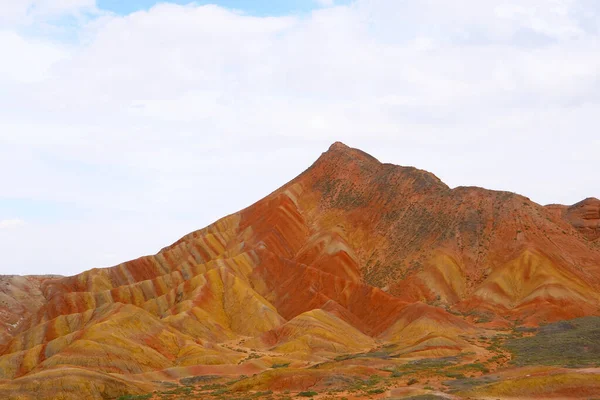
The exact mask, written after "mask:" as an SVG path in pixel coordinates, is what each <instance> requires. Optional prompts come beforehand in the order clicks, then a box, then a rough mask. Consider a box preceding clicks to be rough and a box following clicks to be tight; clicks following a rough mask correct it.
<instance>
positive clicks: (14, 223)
mask: <svg viewBox="0 0 600 400" xmlns="http://www.w3.org/2000/svg"><path fill="white" fill-rule="evenodd" d="M24 224H25V221H23V220H22V219H19V218H13V219H3V220H0V229H9V228H15V227H18V226H21V225H24Z"/></svg>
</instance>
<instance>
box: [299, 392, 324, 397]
mask: <svg viewBox="0 0 600 400" xmlns="http://www.w3.org/2000/svg"><path fill="white" fill-rule="evenodd" d="M318 394H319V393H317V392H313V391H307V392H300V393H298V397H313V396H316V395H318Z"/></svg>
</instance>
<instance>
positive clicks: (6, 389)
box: [0, 143, 600, 399]
mask: <svg viewBox="0 0 600 400" xmlns="http://www.w3.org/2000/svg"><path fill="white" fill-rule="evenodd" d="M598 315H600V200H598V199H595V198H589V199H586V200H584V201H582V202H580V203H577V204H575V205H573V206H562V205H548V206H541V205H539V204H536V203H534V202H532V201H530V200H529V199H528V198H526V197H523V196H521V195H517V194H514V193H510V192H498V191H490V190H485V189H481V188H477V187H458V188H454V189H452V188H449V187H448V186H447V185H445V184H444V183H443V182H442V181H440V180H439V179H438V178H437V177H436V176H435V175H433V174H431V173H429V172H426V171H422V170H419V169H416V168H412V167H400V166H395V165H391V164H384V163H380V162H379V161H378V160H376V159H375V158H374V157H372V156H370V155H368V154H366V153H364V152H362V151H360V150H357V149H353V148H349V147H347V146H345V145H344V144H342V143H335V144H333V145H332V146H331V147H330V148H329V150H328V151H327V152H325V153H323V154H322V155H321V157H319V159H318V160H317V161H316V162H315V163H314V164H313V165H312V166H311V167H310V168H308V169H307V170H306V171H305V172H303V173H302V174H300V175H299V176H298V177H296V178H295V179H293V180H292V181H291V182H289V183H288V184H286V185H284V186H283V187H281V188H279V189H277V190H276V191H275V192H273V193H271V194H270V195H268V196H267V197H265V198H264V199H262V200H260V201H258V202H257V203H255V204H253V205H251V206H250V207H248V208H246V209H244V210H242V211H240V212H237V213H235V214H232V215H229V216H226V217H224V218H222V219H220V220H219V221H217V222H215V223H214V224H212V225H210V226H208V227H205V228H203V229H201V230H198V231H195V232H192V233H190V234H188V235H186V236H184V237H183V238H181V239H180V240H178V241H177V242H175V243H174V244H172V245H170V246H168V247H165V248H164V249H162V250H161V251H159V252H158V253H157V254H155V255H153V256H146V257H141V258H139V259H136V260H132V261H128V262H124V263H122V264H120V265H117V266H114V267H111V268H102V269H92V270H89V271H86V272H84V273H81V274H79V275H75V276H71V277H57V276H46V277H15V276H7V277H2V278H0V397H2V398H9V399H12V398H14V399H17V398H18V399H34V398H35V399H46V398H47V399H54V398H61V399H71V398H73V399H75V398H77V399H80V398H82V397H83V398H90V399H106V398H117V397H119V396H124V397H123V398H135V396H136V395H137V396H141V397H138V398H169V396H175V397H173V398H180V396H182V395H184V396H188V397H189V398H207V397H209V398H214V397H218V396H221V397H222V398H238V397H239V398H249V396H254V397H255V398H258V397H261V396H266V397H269V396H271V397H273V396H279V398H284V397H285V396H286V395H287V393H292V395H293V394H295V393H301V394H302V393H304V395H307V396H308V395H310V394H311V393H312V392H314V393H312V394H313V395H317V396H319V395H318V394H316V393H324V392H330V396H334V397H335V396H339V397H342V396H354V398H361V397H360V396H371V397H373V396H376V397H377V396H379V397H382V396H383V397H385V396H388V397H389V396H393V397H396V398H400V397H401V396H403V395H411V394H424V393H430V394H435V393H438V395H441V393H446V392H448V391H449V390H450V391H454V393H455V396H459V397H455V398H462V397H460V396H467V397H468V396H472V395H473V393H476V392H473V390H481V392H477V393H484V392H485V393H486V396H487V395H488V394H489V395H490V396H494V398H503V396H504V393H509V394H510V393H511V392H510V391H511V390H513V391H517V392H518V393H520V394H523V393H525V392H524V391H523V390H524V389H523V388H524V387H529V386H531V385H533V386H535V387H537V388H538V389H536V390H537V391H536V390H532V391H530V392H531V393H530V397H531V398H536V397H539V398H545V397H547V396H550V395H552V396H554V395H556V394H557V393H558V394H560V393H562V392H561V391H565V393H569V394H571V395H575V396H579V395H580V394H581V393H584V394H581V395H582V396H583V395H585V393H588V391H590V390H591V391H594V390H596V389H598V391H600V379H598V378H599V377H600V375H597V374H596V370H595V369H593V368H591V367H594V366H596V364H594V363H595V362H598V361H599V360H596V359H595V358H593V360H592V361H590V363H591V364H590V363H588V364H585V365H582V366H581V367H582V369H581V370H580V369H569V370H564V367H565V366H562V365H560V362H558V363H556V364H555V365H553V366H551V367H544V368H545V369H541V370H540V369H539V367H538V370H537V372H536V375H535V378H536V379H538V380H539V382H537V383H535V384H534V383H530V382H529V381H528V380H527V379H530V377H531V371H530V369H531V368H533V367H531V366H526V365H521V366H519V367H515V366H512V365H513V364H514V363H515V362H518V361H519V360H520V358H519V357H520V356H519V354H517V353H515V352H514V351H511V350H510V346H511V345H514V346H516V347H515V348H518V349H522V348H523V346H521V345H520V344H513V342H512V341H519V340H524V341H525V340H530V341H531V340H533V339H531V338H532V337H533V338H535V337H537V335H538V334H542V333H543V332H542V331H541V329H542V328H539V326H540V325H541V326H544V325H545V324H549V323H550V325H548V326H555V325H556V324H558V325H556V326H558V327H559V328H557V329H558V330H559V331H560V330H561V329H563V328H560V327H561V326H562V325H560V324H561V323H563V322H560V321H564V320H571V319H575V318H579V319H581V318H584V320H585V321H588V320H587V319H585V318H586V317H587V318H592V320H593V318H595V316H598ZM579 319H577V320H575V321H578V320H579ZM593 321H595V320H593ZM552 323H554V324H552ZM588 323H592V322H586V324H588ZM572 326H573V327H574V328H573V329H579V328H578V327H579V325H577V324H575V325H572ZM585 326H586V327H587V326H588V325H585ZM599 329H600V328H599ZM598 331H599V332H600V330H598ZM585 332H594V330H593V329H588V330H586V331H585ZM551 340H555V337H554V336H551ZM556 340H558V339H556ZM590 340H592V341H594V340H595V341H600V337H597V338H596V339H593V338H592V339H590ZM515 343H516V342H515ZM518 343H521V342H518ZM523 343H529V342H523ZM594 343H595V342H594ZM519 346H521V347H519ZM525 348H526V347H525ZM587 348H588V349H589V348H590V346H588V347H587ZM556 357H558V356H556ZM556 357H555V358H552V360H554V361H556V360H558V358H556ZM511 360H512V362H513V364H510V361H511ZM598 365H600V364H598ZM509 367H510V368H509ZM570 367H574V366H573V365H571V366H570ZM583 367H586V368H587V369H585V368H583ZM511 368H512V369H511ZM528 368H529V369H528ZM561 368H563V369H561ZM590 368H591V369H590ZM511 374H512V375H511ZM515 374H516V375H517V376H518V377H519V378H522V379H525V383H522V382H521V381H519V380H515V379H513V378H514V376H515ZM568 374H571V375H568ZM586 374H587V375H586ZM564 376H569V377H570V378H569V379H566V378H564ZM573 376H575V378H573ZM469 379H470V381H469ZM448 380H451V381H452V382H454V383H452V382H450V383H448V382H447V381H448ZM461 380H466V381H467V382H465V383H464V385H463V386H461V384H462V383H461V382H462V381H461ZM555 381H556V382H555ZM567 381H568V382H578V383H577V384H576V385H575V386H573V384H572V383H568V384H567V383H566V382H567ZM540 382H541V383H540ZM548 382H551V384H549V383H548ZM502 385H504V386H502ZM519 385H520V386H519ZM480 387H481V389H478V388H480ZM503 390H504V392H503ZM153 393H154V394H153ZM490 393H491V394H490ZM527 393H529V392H527ZM146 394H147V395H146ZM476 395H481V394H476ZM127 396H129V397H127ZM177 396H179V397H177ZM211 396H212V397H211ZM236 396H237V397H236ZM507 396H509V395H507ZM527 398H529V397H527Z"/></svg>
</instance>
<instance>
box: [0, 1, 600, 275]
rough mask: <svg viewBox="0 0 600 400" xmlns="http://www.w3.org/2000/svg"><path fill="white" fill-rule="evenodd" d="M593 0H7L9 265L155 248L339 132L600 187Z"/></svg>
mask: <svg viewBox="0 0 600 400" xmlns="http://www.w3.org/2000/svg"><path fill="white" fill-rule="evenodd" d="M599 34H600V3H599V2H597V1H596V0H528V1H525V2H524V1H522V0H486V1H481V0H454V1H452V2H449V1H447V0H421V1H418V2H417V1H405V0H356V1H344V2H342V1H338V0H320V1H314V0H291V1H276V2H275V1H270V0H256V1H241V0H227V1H215V2H208V1H199V2H195V3H188V2H186V1H177V2H165V3H156V2H154V1H151V0H132V1H117V0H97V1H94V0H19V1H15V0H0V54H1V55H0V59H1V60H2V62H0V171H1V172H0V252H1V253H2V259H1V261H0V274H61V275H72V274H75V273H79V272H82V271H84V270H87V269H90V268H96V267H106V266H111V265H116V264H118V263H120V262H123V261H126V260H129V259H133V258H136V257H138V256H142V255H146V254H154V253H156V252H157V251H158V250H159V249H161V248H162V247H164V246H166V245H168V244H170V243H172V242H174V241H176V240H177V239H178V238H179V237H181V236H183V235H184V234H186V233H188V232H190V231H193V230H196V229H199V228H202V227H204V226H206V225H208V224H210V223H211V222H213V221H215V220H216V219H218V218H220V217H222V216H225V215H227V214H230V213H232V212H236V211H238V210H240V209H242V208H244V207H246V206H248V205H250V204H252V203H253V202H255V201H257V200H259V199H260V198H262V197H264V196H265V195H267V194H268V193H270V192H272V191H273V190H275V189H276V188H278V187H279V186H281V185H282V184H284V183H286V182H287V181H289V180H291V179H292V178H293V177H295V176H296V175H298V174H299V173H301V172H302V171H303V170H305V169H306V168H307V167H308V166H310V164H311V163H312V162H314V161H315V160H316V159H317V158H318V157H319V155H320V154H321V153H322V152H324V151H326V150H327V148H328V147H329V145H330V144H331V143H333V142H335V141H342V142H344V143H346V144H347V145H349V146H352V147H358V148H360V149H362V150H364V151H366V152H368V153H370V154H372V155H373V156H375V157H376V158H378V159H379V160H381V161H383V162H390V163H394V164H398V165H411V166H415V167H418V168H421V169H425V170H428V171H431V172H433V173H434V174H436V175H437V176H438V177H439V178H440V179H442V180H443V181H444V182H446V183H447V184H448V185H449V186H451V187H456V186H482V187H485V188H489V189H494V190H509V191H513V192H517V193H520V194H523V195H525V196H527V197H529V198H531V199H532V200H533V201H536V202H538V203H541V204H548V203H562V204H573V203H576V202H577V201H579V200H581V199H583V198H586V197H591V196H594V197H600V178H599V171H600V168H599V167H600V157H599V155H600V133H599V132H600V131H599V129H598V122H599V116H600V37H599Z"/></svg>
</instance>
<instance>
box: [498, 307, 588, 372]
mask: <svg viewBox="0 0 600 400" xmlns="http://www.w3.org/2000/svg"><path fill="white" fill-rule="evenodd" d="M504 346H505V347H506V348H507V349H508V350H510V351H511V352H512V353H513V355H514V357H513V360H512V361H511V363H513V364H515V365H519V366H523V365H557V366H565V367H570V368H577V367H588V366H600V317H583V318H577V319H573V320H570V321H560V322H555V323H552V324H549V325H545V326H542V327H540V329H539V331H538V333H537V334H536V335H535V336H530V337H523V338H519V339H512V340H508V341H506V343H505V344H504Z"/></svg>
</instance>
